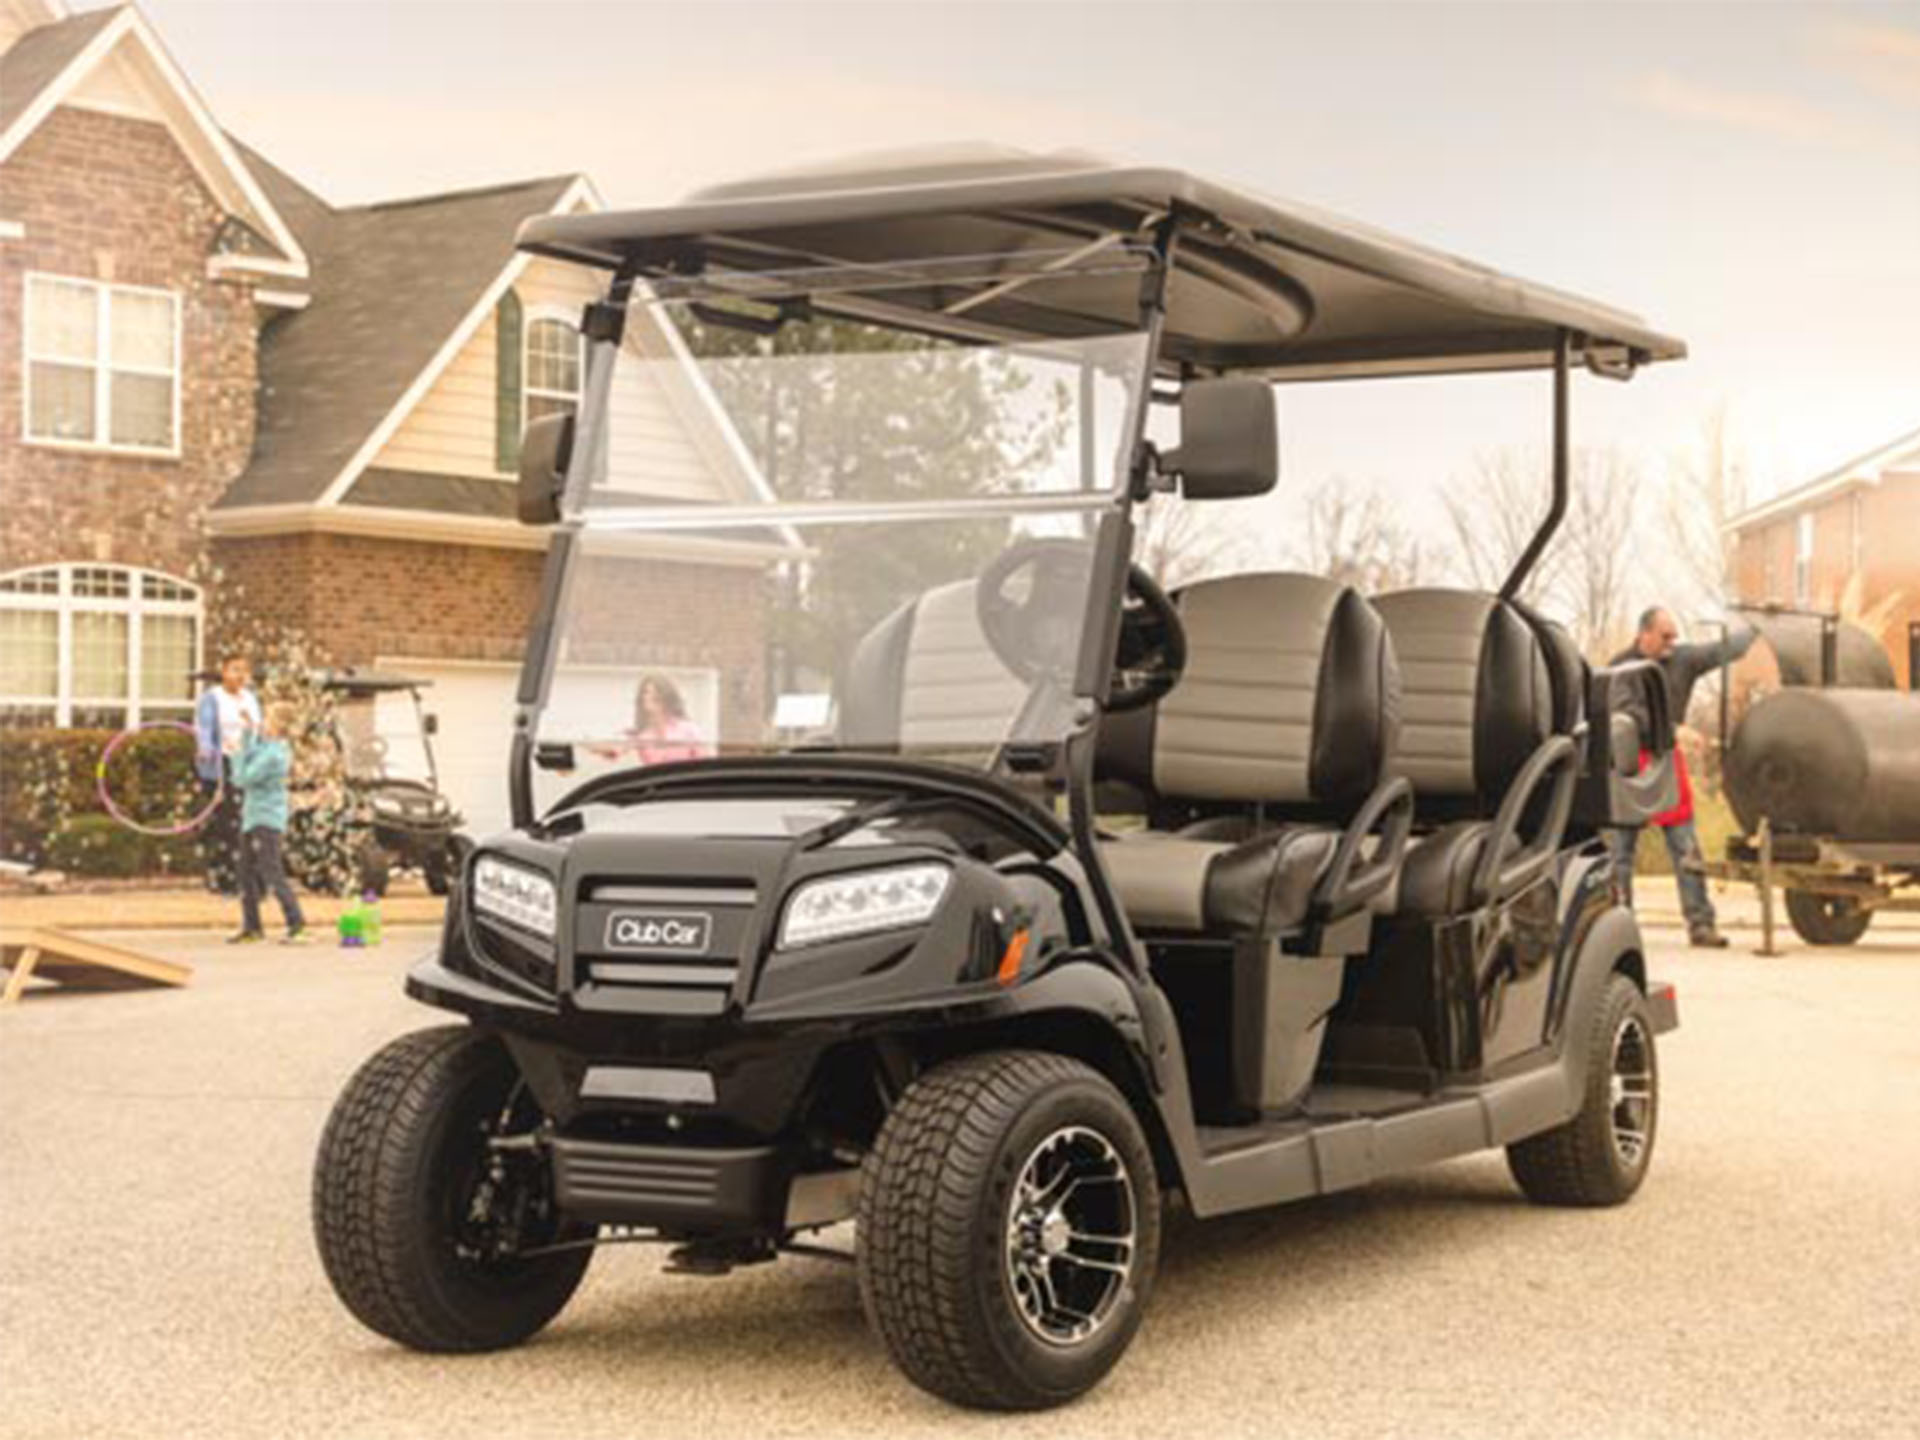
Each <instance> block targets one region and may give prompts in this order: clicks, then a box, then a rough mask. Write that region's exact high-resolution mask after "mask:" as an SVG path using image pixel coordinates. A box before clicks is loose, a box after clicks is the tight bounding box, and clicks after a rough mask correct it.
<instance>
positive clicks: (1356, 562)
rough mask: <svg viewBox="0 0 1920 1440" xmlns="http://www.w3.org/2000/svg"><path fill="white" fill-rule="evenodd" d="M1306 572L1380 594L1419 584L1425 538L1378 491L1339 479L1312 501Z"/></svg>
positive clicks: (1321, 488) (1304, 559) (1309, 504)
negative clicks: (1421, 537) (1422, 544)
mask: <svg viewBox="0 0 1920 1440" xmlns="http://www.w3.org/2000/svg"><path fill="white" fill-rule="evenodd" d="M1299 559H1300V562H1301V563H1302V564H1303V565H1304V566H1305V568H1306V569H1307V570H1308V571H1310V572H1311V573H1313V574H1315V575H1324V576H1326V577H1327V578H1328V579H1329V580H1337V581H1339V582H1341V583H1342V584H1345V585H1351V586H1353V587H1354V588H1355V589H1357V590H1359V591H1360V592H1361V593H1362V594H1363V595H1378V594H1382V593H1384V592H1386V591H1389V590H1400V589H1404V588H1406V587H1407V586H1409V585H1417V584H1419V583H1420V581H1421V579H1422V577H1423V574H1424V572H1425V571H1426V570H1427V569H1428V568H1430V567H1429V565H1428V564H1427V561H1428V556H1427V555H1426V553H1425V552H1423V551H1422V549H1421V545H1420V537H1419V536H1418V535H1417V534H1416V533H1415V532H1414V531H1413V530H1412V529H1411V528H1409V527H1408V525H1407V524H1406V522H1405V521H1404V520H1402V519H1401V517H1400V516H1399V515H1398V514H1397V513H1395V511H1394V509H1393V506H1392V505H1391V504H1390V503H1389V502H1388V501H1387V500H1385V499H1384V498H1383V497H1382V496H1381V494H1380V492H1379V491H1378V490H1377V489H1374V488H1373V487H1372V486H1368V485H1356V484H1354V483H1352V482H1349V481H1347V480H1345V479H1343V478H1342V477H1340V476H1337V475H1336V476H1334V477H1333V478H1332V479H1330V480H1328V481H1326V482H1324V483H1323V484H1321V485H1320V486H1319V487H1318V488H1317V489H1316V490H1314V492H1313V493H1312V494H1311V495H1310V496H1309V497H1308V498H1307V515H1306V540H1305V553H1304V554H1302V555H1301V556H1300V557H1299Z"/></svg>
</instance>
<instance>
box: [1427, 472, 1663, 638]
mask: <svg viewBox="0 0 1920 1440" xmlns="http://www.w3.org/2000/svg"><path fill="white" fill-rule="evenodd" d="M1551 474H1552V472H1551V467H1550V462H1549V461H1548V460H1547V458H1546V457H1545V456H1544V455H1542V454H1540V453H1538V452H1536V451H1531V450H1521V449H1505V450H1497V451H1491V452H1489V453H1487V454H1485V455H1482V456H1481V457H1480V458H1479V460H1478V461H1476V462H1475V465H1474V469H1473V472H1472V474H1471V475H1469V476H1467V477H1465V478H1464V479H1461V480H1459V481H1456V482H1455V483H1453V484H1451V485H1449V486H1447V487H1446V490H1445V491H1444V492H1443V495H1442V500H1443V503H1444V504H1445V507H1446V512H1447V520H1448V525H1449V528H1450V530H1451V531H1452V536H1453V540H1454V551H1453V557H1452V558H1453V568H1454V570H1455V571H1456V572H1457V573H1458V575H1459V577H1460V578H1461V579H1462V580H1464V581H1465V582H1466V583H1467V584H1470V585H1473V586H1475V587H1477V588H1479V589H1483V590H1497V589H1499V588H1500V587H1501V586H1502V585H1504V584H1505V583H1506V579H1507V576H1508V575H1509V574H1511V573H1512V570H1513V566H1514V563H1515V562H1516V561H1518V560H1519V558H1520V556H1521V555H1522V554H1523V553H1524V552H1525V550H1526V548H1527V544H1528V542H1529V541H1531V540H1532V539H1533V536H1534V533H1535V532H1536V531H1537V530H1538V529H1539V528H1540V522H1541V521H1542V520H1543V519H1544V518H1545V517H1546V513H1547V507H1548V504H1549V501H1550V497H1551ZM1568 490H1569V492H1570V493H1569V495H1568V500H1567V513H1566V516H1565V518H1564V519H1563V520H1562V521H1561V523H1560V528H1559V529H1558V531H1556V532H1555V534H1554V537H1553V540H1552V541H1551V542H1550V543H1549V544H1548V546H1547V548H1546V550H1545V551H1544V552H1542V554H1541V556H1540V558H1539V561H1538V563H1536V564H1535V565H1534V567H1533V570H1532V572H1531V573H1530V574H1529V575H1528V576H1527V579H1526V581H1525V582H1524V583H1523V584H1522V585H1521V587H1520V592H1519V598H1520V599H1522V600H1524V601H1525V602H1527V603H1528V604H1529V605H1532V606H1534V607H1536V608H1537V609H1540V610H1542V611H1545V612H1547V613H1549V614H1555V615H1559V616H1562V617H1565V618H1566V619H1567V621H1568V622H1569V627H1570V628H1571V629H1572V631H1573V634H1574V638H1575V639H1576V640H1577V641H1578V643H1579V645H1580V647H1581V649H1582V650H1584V651H1586V652H1587V653H1588V654H1589V655H1595V656H1597V655H1599V654H1601V653H1602V652H1603V651H1604V650H1605V649H1606V648H1607V647H1608V646H1609V645H1611V644H1612V643H1613V642H1614V641H1615V640H1616V639H1617V638H1618V637H1619V635H1620V633H1621V631H1622V630H1623V629H1624V626H1625V622H1626V617H1627V614H1628V611H1629V607H1630V604H1631V593H1632V590H1633V586H1634V584H1635V583H1636V581H1637V579H1638V577H1639V575H1640V569H1641V567H1640V565H1639V563H1638V557H1637V555H1636V552H1635V548H1634V546H1633V544H1632V543H1631V542H1632V541H1633V539H1634V538H1635V536H1634V527H1635V521H1636V519H1637V518H1639V517H1638V516H1637V513H1636V512H1637V508H1638V503H1639V498H1640V491H1641V475H1640V470H1639V467H1638V466H1637V465H1635V464H1634V462H1633V461H1632V460H1631V459H1630V458H1629V457H1628V456H1626V455H1625V454H1623V453H1622V452H1620V451H1618V450H1614V449H1610V448H1595V449H1583V450H1577V451H1575V452H1574V454H1573V456H1572V463H1571V473H1570V475H1569V476H1568Z"/></svg>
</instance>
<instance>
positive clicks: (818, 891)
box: [780, 865, 953, 950]
mask: <svg viewBox="0 0 1920 1440" xmlns="http://www.w3.org/2000/svg"><path fill="white" fill-rule="evenodd" d="M952 878H953V872H952V871H951V870H949V869H948V868H947V867H946V866H945V865H896V866H894V867H893V868H892V869H890V870H863V871H861V872H859V873H858V874H855V875H835V876H832V877H830V878H828V879H825V880H813V881H809V882H808V883H807V884H805V885H802V886H801V887H800V888H799V889H798V890H796V891H794V892H793V897H792V898H791V899H790V900H788V901H787V913H786V916H785V918H783V919H782V920H781V922H780V948H781V949H783V950H784V949H788V948H790V947H792V946H796V945H817V944H819V943H820V942H821V941H823V940H840V939H844V938H845V937H847V936H849V935H866V934H870V933H872V932H874V931H877V930H897V929H899V928H900V927H902V926H905V925H918V924H920V923H922V922H923V921H925V920H926V919H927V918H928V917H929V916H931V915H932V914H933V912H934V911H935V910H937V909H939V908H940V899H941V897H942V896H943V895H945V894H946V893H947V882H948V881H950V880H951V879H952Z"/></svg>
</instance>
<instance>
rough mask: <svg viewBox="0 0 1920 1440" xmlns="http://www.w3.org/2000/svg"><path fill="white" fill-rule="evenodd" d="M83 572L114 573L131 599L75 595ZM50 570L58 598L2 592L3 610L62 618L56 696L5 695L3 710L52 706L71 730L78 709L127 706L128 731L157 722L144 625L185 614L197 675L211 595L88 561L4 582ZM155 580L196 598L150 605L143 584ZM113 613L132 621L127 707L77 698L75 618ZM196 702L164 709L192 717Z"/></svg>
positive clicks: (156, 574)
mask: <svg viewBox="0 0 1920 1440" xmlns="http://www.w3.org/2000/svg"><path fill="white" fill-rule="evenodd" d="M81 570H111V571H114V572H115V573H117V574H122V575H125V576H126V577H127V593H126V594H125V595H76V594H75V593H74V575H75V572H77V571H81ZM47 571H53V572H55V573H56V574H57V575H58V577H59V580H58V583H57V585H56V586H55V588H54V592H53V593H52V594H15V593H13V592H10V591H0V610H32V611H39V612H42V613H45V612H47V611H52V612H53V614H54V615H55V616H56V617H57V619H56V626H57V628H56V631H55V634H56V636H57V638H56V640H55V660H56V665H57V672H56V677H55V680H54V686H55V690H54V693H53V694H52V695H16V694H0V707H12V706H21V707H27V706H47V705H49V704H50V705H51V706H52V708H53V724H54V726H55V727H56V728H62V729H64V728H66V727H68V726H71V725H72V723H73V712H74V709H75V707H76V706H78V707H80V708H82V709H95V708H98V707H102V706H109V705H120V704H122V703H124V704H125V705H126V710H127V720H126V723H127V724H128V726H134V725H139V724H141V723H143V721H145V720H147V719H149V718H151V717H149V716H148V715H147V714H146V709H147V706H148V701H147V699H146V696H145V695H144V694H143V693H142V692H143V691H144V690H145V688H146V687H145V685H144V684H143V683H142V682H143V679H144V677H143V675H142V673H141V664H142V657H143V654H144V651H145V646H144V644H143V643H142V642H143V640H144V635H143V632H142V623H143V621H144V620H145V619H146V618H147V617H150V616H159V615H179V616H184V617H186V618H188V619H190V620H192V621H193V659H192V662H191V664H192V668H191V670H190V671H189V672H188V673H189V674H190V675H191V674H197V673H198V672H199V671H200V670H201V669H202V668H203V666H204V665H205V657H206V644H207V621H206V595H205V592H204V591H202V590H201V588H200V587H199V586H198V585H195V584H192V583H191V582H189V581H186V580H182V579H180V578H179V577H178V576H176V575H168V574H165V573H163V572H162V571H159V570H143V569H139V568H137V567H134V566H130V565H108V564H95V563H92V562H88V561H84V560H76V561H72V562H70V563H65V564H57V565H28V566H24V567H22V568H21V569H18V570H11V571H8V572H6V573H5V574H4V575H0V579H3V580H11V579H13V578H15V577H17V576H24V575H39V574H44V573H45V572H47ZM148 576H151V577H153V578H154V579H155V580H162V581H165V582H166V583H167V584H169V585H177V586H179V587H180V588H181V589H183V590H186V591H187V592H189V596H190V598H188V599H184V600H150V599H148V598H147V597H146V596H145V595H143V594H142V593H141V591H142V589H143V588H144V586H143V582H144V581H145V579H146V578H147V577H148ZM80 613H87V614H96V615H98V614H110V615H124V616H126V617H127V694H126V698H125V700H124V702H123V701H122V700H120V699H118V698H115V697H111V696H108V697H96V696H89V695H75V694H74V693H73V617H74V616H75V615H76V614H80ZM193 703H194V701H193V699H192V698H191V697H189V698H187V699H184V700H172V701H168V702H166V703H165V705H164V706H159V705H156V706H155V707H154V708H156V709H160V708H164V709H165V710H167V711H169V712H175V711H178V710H180V709H181V708H182V707H183V706H184V707H186V708H187V709H188V711H189V713H191V709H192V706H193Z"/></svg>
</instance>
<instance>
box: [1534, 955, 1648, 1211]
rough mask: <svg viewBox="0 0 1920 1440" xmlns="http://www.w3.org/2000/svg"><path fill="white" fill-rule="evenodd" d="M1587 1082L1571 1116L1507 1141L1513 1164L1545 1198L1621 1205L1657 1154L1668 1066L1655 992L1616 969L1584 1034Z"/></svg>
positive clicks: (1537, 1198)
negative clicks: (1659, 1048)
mask: <svg viewBox="0 0 1920 1440" xmlns="http://www.w3.org/2000/svg"><path fill="white" fill-rule="evenodd" d="M1571 1043H1574V1044H1583V1045H1585V1046H1586V1050H1587V1054H1586V1060H1587V1065H1586V1075H1587V1085H1586V1094H1585V1100H1584V1103H1583V1104H1582V1105H1581V1107H1580V1111H1579V1113H1578V1114H1576V1115H1575V1116H1574V1117H1573V1118H1572V1119H1571V1120H1569V1121H1567V1122H1566V1124H1564V1125H1560V1126H1556V1127H1555V1128H1554V1129H1552V1130H1549V1131H1547V1132H1546V1133H1545V1134H1541V1135H1535V1136H1532V1137H1530V1138H1529V1139H1526V1140H1522V1141H1520V1142H1519V1143H1517V1144H1514V1145H1509V1146H1508V1147H1507V1168H1508V1169H1509V1170H1511V1171H1512V1172H1513V1178H1514V1179H1515V1180H1516V1181H1518V1182H1519V1184H1520V1188H1521V1189H1522V1190H1523V1191H1525V1192H1526V1196H1527V1198H1528V1199H1529V1200H1532V1201H1533V1202H1534V1203H1535V1204H1539V1205H1618V1204H1620V1203H1621V1202H1622V1201H1624V1200H1626V1199H1628V1198H1629V1197H1630V1196H1631V1195H1632V1194H1633V1192H1634V1191H1636V1190H1638V1189H1639V1188H1640V1182H1641V1181H1642V1180H1644V1179H1646V1177H1647V1166H1648V1165H1649V1164H1650V1163H1651V1161H1652V1159H1653V1137H1654V1132H1655V1127H1656V1125H1657V1123H1658V1121H1659V1117H1660V1070H1659V1066H1658V1064H1657V1062H1656V1060H1655V1057H1654V1052H1653V1018H1652V1016H1651V1015H1649V1014H1648V1012H1647V997H1646V996H1645V995H1643V994H1641V993H1640V987H1639V986H1638V985H1636V984H1634V983H1633V981H1632V980H1631V979H1629V978H1628V977H1627V976H1625V975H1621V974H1615V975H1613V976H1611V977H1610V978H1609V979H1608V981H1607V988H1606V989H1605V990H1604V991H1602V992H1601V996H1600V1003H1599V1005H1598V1006H1596V1007H1595V1009H1594V1013H1593V1016H1592V1018H1591V1020H1590V1022H1589V1024H1588V1027H1587V1033H1586V1034H1585V1035H1584V1036H1580V1037H1577V1038H1572V1039H1571Z"/></svg>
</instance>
